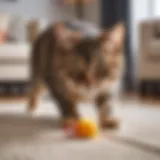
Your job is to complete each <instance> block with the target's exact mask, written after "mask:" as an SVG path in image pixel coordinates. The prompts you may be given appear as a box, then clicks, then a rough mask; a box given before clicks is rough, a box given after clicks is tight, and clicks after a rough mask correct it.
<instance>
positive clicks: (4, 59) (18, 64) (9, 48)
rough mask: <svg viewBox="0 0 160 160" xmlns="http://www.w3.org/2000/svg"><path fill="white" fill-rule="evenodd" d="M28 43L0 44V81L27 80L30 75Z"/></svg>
mask: <svg viewBox="0 0 160 160" xmlns="http://www.w3.org/2000/svg"><path fill="white" fill-rule="evenodd" d="M29 59H30V44H27V43H15V44H14V43H10V44H9V43H6V44H3V45H0V82H2V81H3V82H4V81H5V82H8V81H10V82H13V81H28V80H29V77H30V65H29V62H30V60H29Z"/></svg>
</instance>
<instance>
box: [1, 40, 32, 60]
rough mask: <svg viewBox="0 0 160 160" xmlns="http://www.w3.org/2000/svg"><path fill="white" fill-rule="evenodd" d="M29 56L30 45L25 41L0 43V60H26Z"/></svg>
mask: <svg viewBox="0 0 160 160" xmlns="http://www.w3.org/2000/svg"><path fill="white" fill-rule="evenodd" d="M29 58H30V45H29V44H27V43H6V44H3V45H0V61H1V63H3V61H10V60H11V61H15V60H16V61H17V60H23V61H24V60H25V61H28V60H29Z"/></svg>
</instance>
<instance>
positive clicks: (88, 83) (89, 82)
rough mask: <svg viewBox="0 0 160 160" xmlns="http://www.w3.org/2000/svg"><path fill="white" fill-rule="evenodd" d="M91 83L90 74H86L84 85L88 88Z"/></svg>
mask: <svg viewBox="0 0 160 160" xmlns="http://www.w3.org/2000/svg"><path fill="white" fill-rule="evenodd" d="M91 84H92V78H91V77H90V76H88V75H87V76H86V86H87V87H88V88H89V87H90V86H91Z"/></svg>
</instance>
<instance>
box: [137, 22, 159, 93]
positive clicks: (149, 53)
mask: <svg viewBox="0 0 160 160" xmlns="http://www.w3.org/2000/svg"><path fill="white" fill-rule="evenodd" d="M139 40H140V41H139V42H140V45H139V51H140V52H139V54H138V74H137V79H138V83H139V89H140V91H141V93H142V94H143V95H144V94H152V93H154V94H155V95H158V94H159V93H160V20H145V21H142V22H141V23H140V30H139Z"/></svg>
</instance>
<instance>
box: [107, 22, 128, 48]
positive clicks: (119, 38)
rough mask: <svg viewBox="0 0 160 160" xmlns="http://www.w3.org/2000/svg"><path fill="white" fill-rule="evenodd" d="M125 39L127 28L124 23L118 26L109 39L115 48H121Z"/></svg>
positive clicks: (112, 30)
mask: <svg viewBox="0 0 160 160" xmlns="http://www.w3.org/2000/svg"><path fill="white" fill-rule="evenodd" d="M124 38H125V26H124V24H123V23H118V24H116V25H115V26H114V27H113V28H112V29H111V30H110V33H109V34H108V39H109V40H110V41H111V42H112V43H113V45H114V46H115V47H121V46H122V45H123V43H124Z"/></svg>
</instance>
